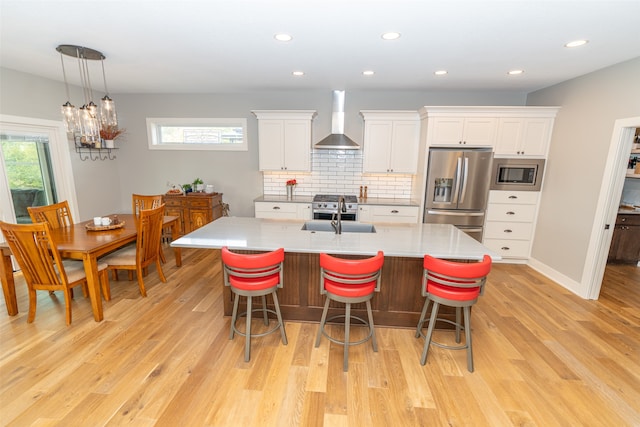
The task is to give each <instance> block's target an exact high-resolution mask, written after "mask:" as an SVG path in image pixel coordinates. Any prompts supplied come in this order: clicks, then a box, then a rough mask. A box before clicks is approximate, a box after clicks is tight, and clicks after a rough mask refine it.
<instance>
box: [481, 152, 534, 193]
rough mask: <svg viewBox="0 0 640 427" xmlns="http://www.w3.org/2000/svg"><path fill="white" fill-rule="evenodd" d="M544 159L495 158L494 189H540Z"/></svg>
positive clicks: (492, 181) (492, 187)
mask: <svg viewBox="0 0 640 427" xmlns="http://www.w3.org/2000/svg"><path fill="white" fill-rule="evenodd" d="M544 163H545V161H544V159H496V158H494V159H493V172H492V173H491V189H492V190H514V191H540V186H541V185H542V175H543V173H544Z"/></svg>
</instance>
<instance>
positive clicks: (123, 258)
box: [100, 203, 167, 297]
mask: <svg viewBox="0 0 640 427" xmlns="http://www.w3.org/2000/svg"><path fill="white" fill-rule="evenodd" d="M163 219H164V203H163V204H161V205H160V206H158V207H157V208H154V209H143V210H141V211H140V219H139V220H138V226H137V229H138V236H137V238H136V244H135V247H134V246H133V245H130V246H126V247H124V248H122V249H119V250H117V251H115V252H112V253H110V254H109V255H107V256H105V257H103V258H101V259H100V261H101V262H104V263H106V264H107V265H108V269H109V270H116V271H117V270H133V271H135V272H136V276H137V278H138V286H139V287H140V294H141V295H142V296H143V297H146V296H147V291H146V289H145V287H144V279H143V276H144V274H143V273H144V270H145V269H146V268H147V267H148V266H150V265H151V264H154V263H155V265H156V269H157V270H158V275H159V276H160V280H161V281H162V282H165V283H166V281H167V279H166V278H165V276H164V272H163V271H162V264H161V263H160V239H161V238H162V222H163Z"/></svg>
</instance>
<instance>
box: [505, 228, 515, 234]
mask: <svg viewBox="0 0 640 427" xmlns="http://www.w3.org/2000/svg"><path fill="white" fill-rule="evenodd" d="M504 232H505V233H513V231H512V230H509V229H508V228H507V229H506V230H504Z"/></svg>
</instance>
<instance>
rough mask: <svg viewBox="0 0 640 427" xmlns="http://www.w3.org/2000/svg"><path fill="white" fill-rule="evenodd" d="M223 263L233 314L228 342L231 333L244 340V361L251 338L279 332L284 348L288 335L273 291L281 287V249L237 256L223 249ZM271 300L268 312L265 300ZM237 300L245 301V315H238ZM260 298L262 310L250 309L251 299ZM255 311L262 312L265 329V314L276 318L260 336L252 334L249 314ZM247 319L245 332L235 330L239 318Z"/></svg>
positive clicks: (249, 355) (247, 357) (266, 317)
mask: <svg viewBox="0 0 640 427" xmlns="http://www.w3.org/2000/svg"><path fill="white" fill-rule="evenodd" d="M221 255H222V263H223V265H224V284H225V286H229V287H230V288H231V292H233V294H234V298H233V314H232V316H231V333H230V335H229V339H230V340H231V339H233V336H234V333H237V334H238V335H243V336H244V337H245V345H244V361H245V362H248V361H249V359H250V357H251V337H262V336H265V335H268V334H270V333H272V332H275V331H277V330H278V329H280V334H281V335H282V344H284V345H287V334H286V333H285V331H284V322H283V321H282V314H281V313H280V304H278V295H277V294H276V290H277V289H278V288H281V287H282V263H283V261H284V249H283V248H280V249H276V250H275V251H273V252H267V253H263V254H236V253H233V252H231V251H229V249H228V248H227V247H226V246H225V247H223V248H222V250H221ZM269 294H271V295H272V296H273V303H274V310H271V309H268V308H267V298H266V296H267V295H269ZM240 296H244V297H247V311H246V312H245V313H241V314H239V315H238V302H239V299H240ZM253 297H262V308H261V309H260V308H258V309H253V308H252V298H253ZM255 311H261V312H262V318H263V321H264V324H265V326H268V325H269V315H268V313H272V314H275V315H276V317H277V318H278V323H277V324H276V325H275V326H274V327H273V328H271V329H269V330H268V331H266V332H263V333H260V334H251V314H252V313H253V312H255ZM244 315H246V317H247V322H246V328H245V331H244V332H242V331H239V330H238V329H237V328H236V322H237V320H238V317H241V316H244Z"/></svg>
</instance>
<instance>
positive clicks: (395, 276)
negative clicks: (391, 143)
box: [171, 217, 500, 327]
mask: <svg viewBox="0 0 640 427" xmlns="http://www.w3.org/2000/svg"><path fill="white" fill-rule="evenodd" d="M327 222H328V221H307V223H324V224H326V223H327ZM304 224H305V222H304V221H297V220H273V219H260V218H240V217H223V218H220V219H218V220H216V221H214V222H212V223H209V224H207V225H205V226H203V227H201V228H199V229H197V230H195V231H193V232H192V233H189V234H187V235H185V236H183V237H181V238H179V239H177V240H175V241H174V242H173V243H172V244H171V245H172V246H174V247H181V248H204V249H214V250H219V249H220V248H222V247H223V246H228V247H229V249H231V250H234V251H242V252H246V253H257V252H265V251H271V250H274V249H277V248H280V247H282V248H284V250H285V261H284V287H283V288H282V289H280V290H279V291H278V299H279V301H280V306H281V310H282V315H283V317H284V318H285V320H296V321H314V322H319V320H320V316H321V313H322V308H323V303H324V297H323V296H322V295H320V265H319V256H318V254H319V253H321V252H325V253H329V254H332V255H337V256H342V257H345V258H348V257H351V258H362V257H368V256H373V255H375V254H376V253H377V251H379V250H381V251H383V252H384V255H385V262H384V266H383V268H382V282H381V286H380V288H381V289H380V293H378V294H376V295H375V296H374V298H373V300H372V309H373V311H374V313H373V315H374V319H375V322H376V325H380V326H384V325H386V326H394V327H415V326H416V324H417V322H418V318H419V317H420V310H421V309H422V305H423V303H424V297H422V295H421V292H420V283H421V279H422V262H423V258H424V255H425V254H429V255H432V256H434V257H437V258H442V259H451V260H465V261H478V260H481V259H482V257H483V256H484V255H485V254H488V255H490V256H491V257H492V258H493V259H494V260H498V259H500V256H499V255H498V254H496V253H494V252H492V251H490V250H489V249H488V248H486V247H485V246H483V245H482V244H481V243H480V242H478V241H476V240H474V239H473V238H471V237H469V236H468V235H466V234H465V233H463V232H462V231H460V230H458V229H457V228H455V227H453V226H451V225H447V224H374V227H375V232H374V233H355V232H343V233H342V234H335V233H333V232H327V231H309V230H302V227H303V225H304ZM343 224H348V223H347V222H345V223H343ZM351 224H360V223H351ZM218 259H219V257H218ZM219 280H220V286H222V276H221V275H220V276H219ZM231 309H232V298H231V292H230V290H229V289H228V288H225V289H224V314H225V315H227V316H230V315H231ZM353 311H354V314H355V315H361V314H363V313H364V312H365V310H364V304H362V307H360V305H356V306H354V307H353ZM337 312H338V311H336V312H335V313H334V314H336V313H337ZM330 315H331V313H330Z"/></svg>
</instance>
